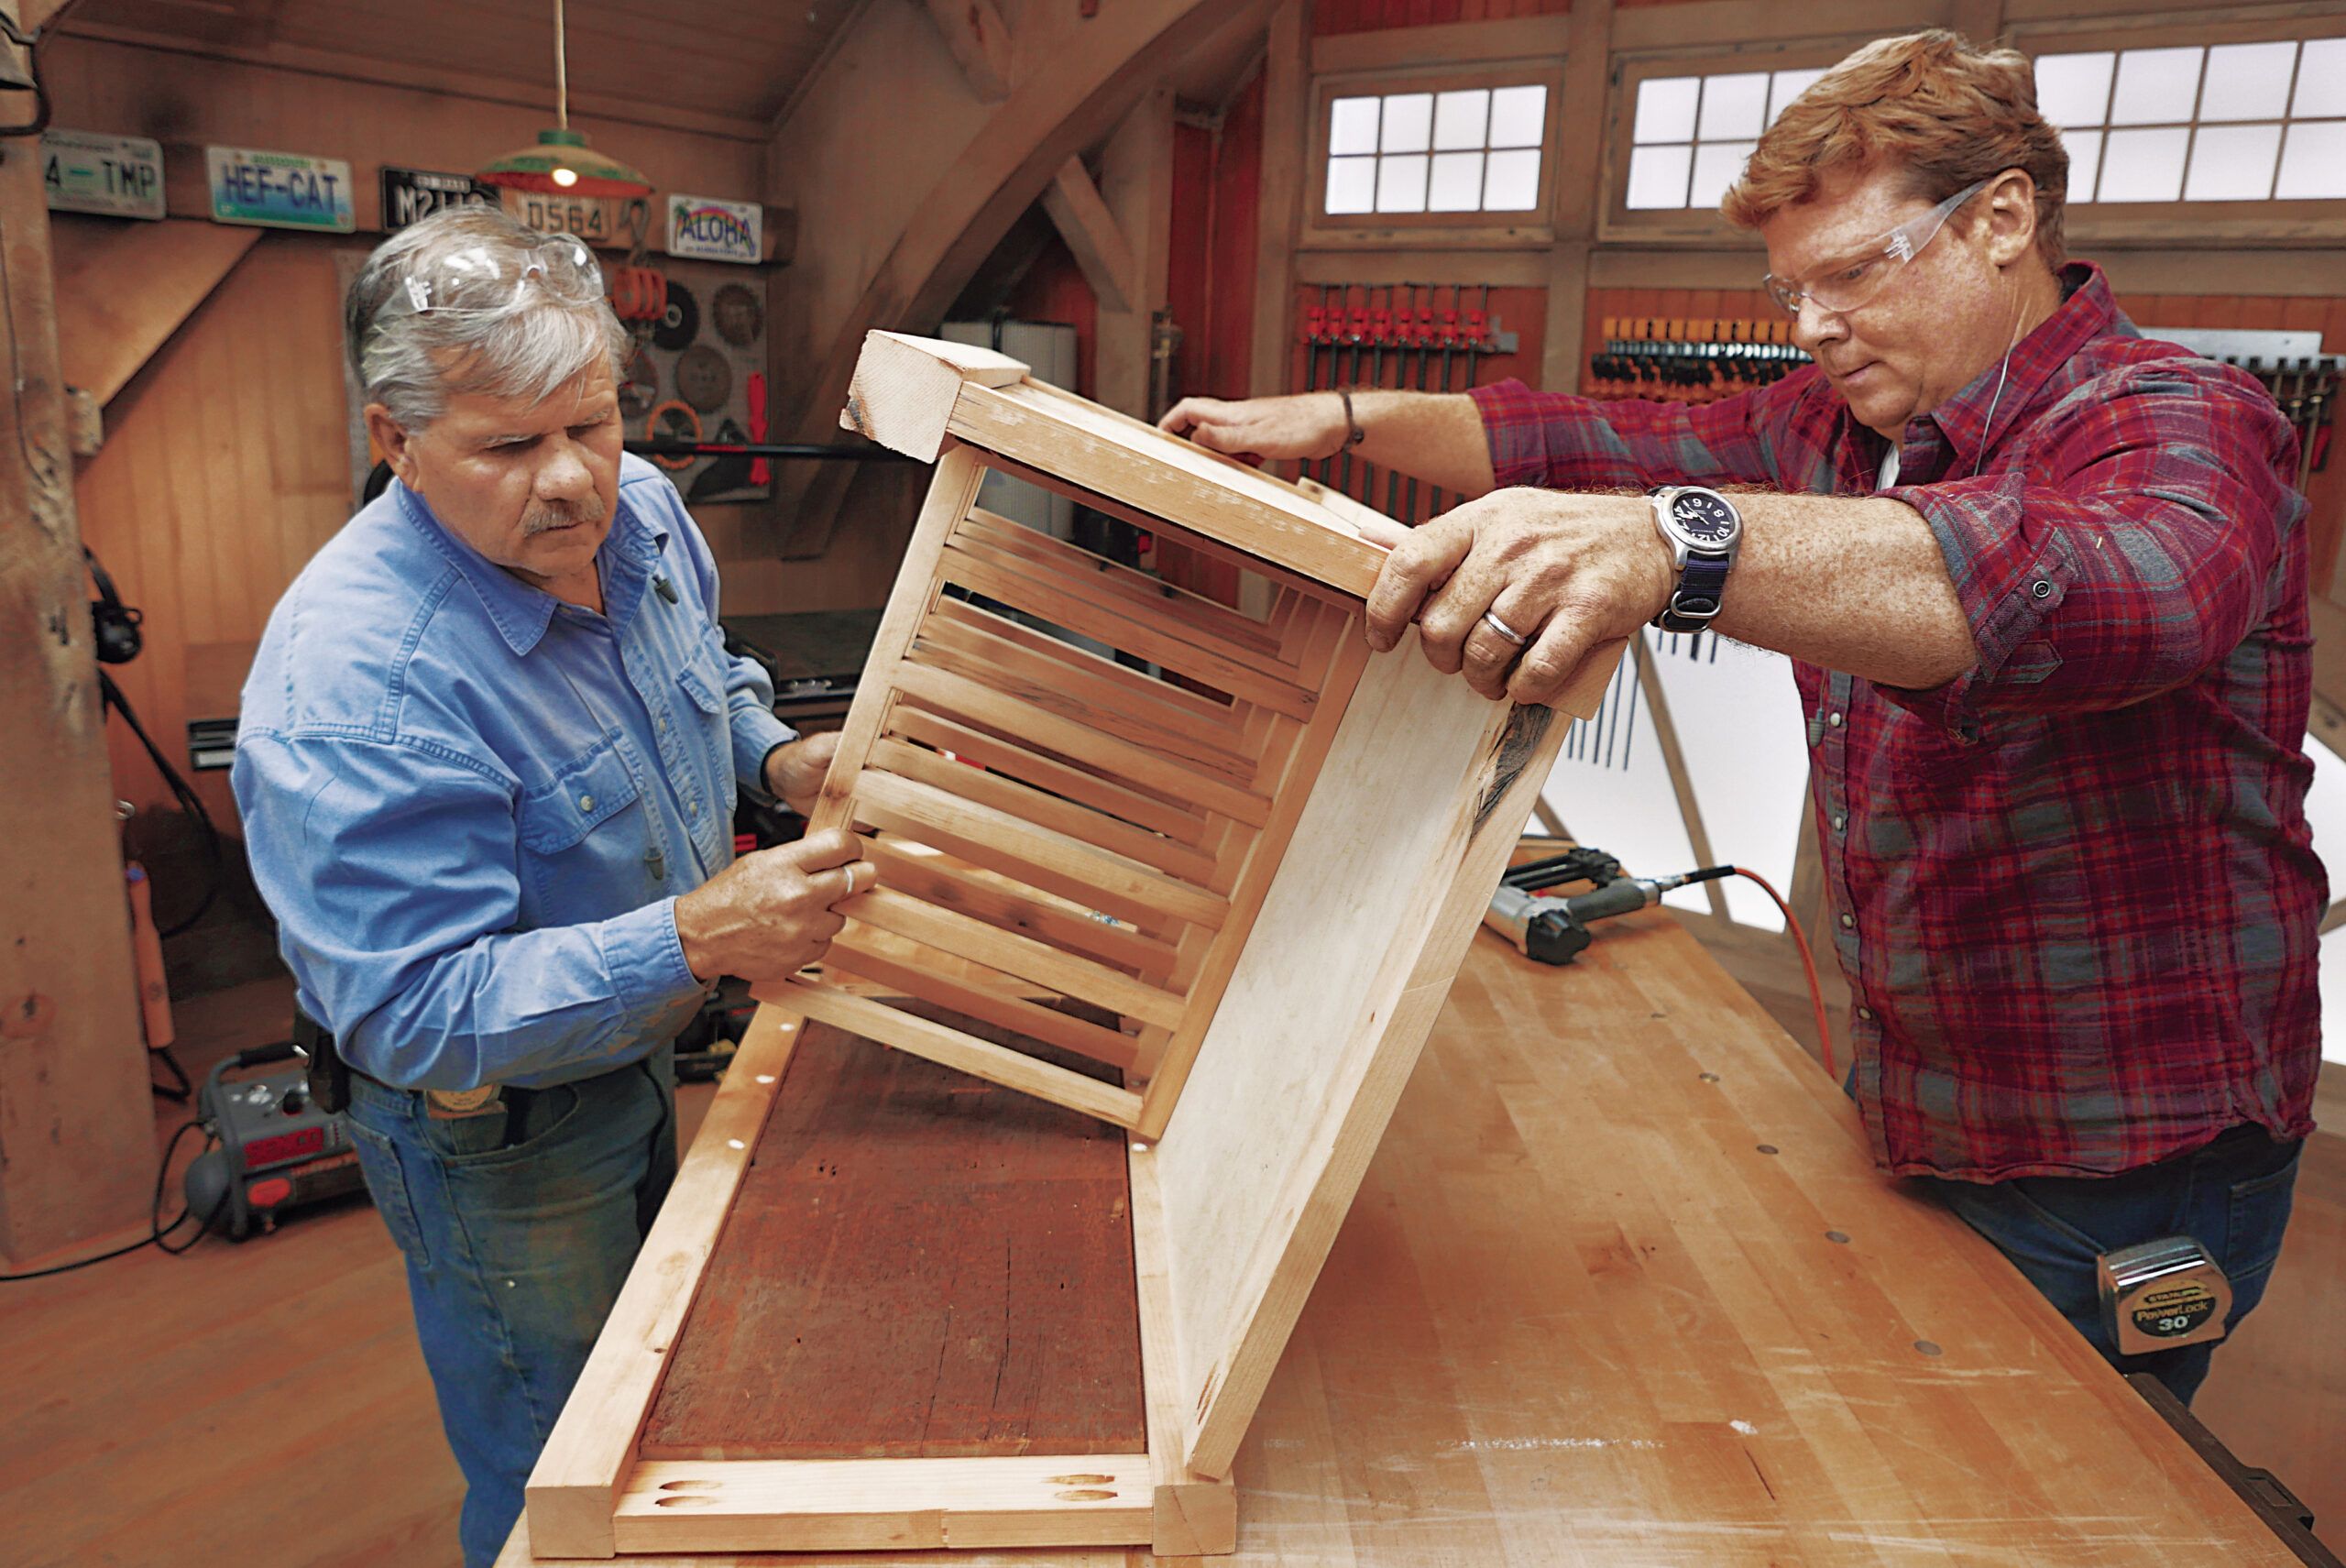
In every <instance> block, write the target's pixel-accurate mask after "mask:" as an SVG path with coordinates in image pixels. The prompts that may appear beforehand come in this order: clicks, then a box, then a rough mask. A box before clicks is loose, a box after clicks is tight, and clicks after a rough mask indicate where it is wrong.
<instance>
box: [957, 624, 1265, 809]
mask: <svg viewBox="0 0 2346 1568" xmlns="http://www.w3.org/2000/svg"><path fill="white" fill-rule="evenodd" d="M1005 628H1006V629H1007V630H1004V629H1005ZM914 647H915V653H914V655H913V656H914V657H916V658H918V659H920V660H921V661H922V662H923V663H931V664H935V665H937V666H938V667H939V668H941V669H948V670H951V671H953V672H955V673H956V674H962V675H967V676H968V677H969V678H970V679H971V680H973V681H976V682H977V683H978V684H979V685H983V686H986V687H988V688H990V689H992V690H995V691H999V692H1002V693H1003V694H1004V695H1005V696H1014V697H1017V698H1019V699H1020V700H1021V701H1023V702H1031V703H1033V704H1034V705H1035V706H1036V707H1040V708H1044V709H1047V710H1048V711H1049V712H1052V713H1057V714H1059V715H1062V716H1063V717H1065V718H1069V719H1071V720H1073V721H1074V722H1075V723H1078V724H1080V725H1082V726H1084V727H1085V728H1086V729H1097V730H1099V731H1100V732H1101V733H1102V734H1103V735H1113V736H1114V737H1115V738H1116V739H1118V740H1124V741H1128V742H1129V743H1131V744H1133V745H1135V746H1140V747H1144V748H1146V750H1148V751H1160V752H1163V753H1164V754H1165V755H1166V756H1168V757H1170V758H1172V759H1174V760H1175V761H1176V762H1182V763H1185V764H1187V765H1189V766H1191V767H1198V768H1207V769H1211V770H1212V771H1213V772H1215V773H1220V774H1221V775H1222V777H1224V778H1226V779H1228V780H1230V781H1231V782H1232V783H1233V784H1241V785H1243V784H1246V783H1247V782H1248V781H1249V780H1251V779H1252V778H1253V777H1254V776H1255V759H1254V757H1253V756H1252V754H1250V753H1248V752H1246V751H1244V746H1245V736H1244V732H1243V729H1242V728H1241V725H1240V722H1239V719H1238V717H1237V716H1236V715H1235V714H1234V713H1233V710H1231V709H1230V708H1227V707H1224V708H1222V709H1221V710H1220V711H1219V712H1218V713H1217V714H1216V715H1215V716H1214V717H1213V718H1211V719H1201V718H1198V717H1197V716H1195V715H1192V714H1186V713H1183V712H1181V711H1179V710H1178V709H1177V708H1175V707H1171V706H1169V705H1168V704H1166V703H1163V702H1159V701H1157V700H1156V699H1155V698H1154V697H1153V696H1151V695H1150V694H1149V693H1147V692H1146V691H1143V690H1140V689H1137V688H1138V687H1140V686H1141V685H1145V684H1146V685H1163V684H1164V683H1162V682H1155V681H1151V680H1150V679H1149V677H1147V676H1146V675H1140V674H1133V673H1131V672H1129V671H1127V672H1125V675H1124V679H1123V680H1114V681H1111V680H1102V679H1101V678H1100V672H1099V670H1098V668H1097V667H1096V666H1097V665H1100V664H1109V667H1110V668H1113V669H1122V666H1121V665H1115V664H1112V663H1110V662H1109V661H1107V660H1104V659H1099V658H1097V657H1096V656H1095V655H1092V654H1090V653H1086V652H1084V650H1082V649H1080V648H1075V647H1072V646H1070V645H1069V644H1068V643H1065V642H1061V641H1059V640H1058V639H1057V638H1055V637H1051V636H1048V635H1047V634H1045V633H1043V632H1040V631H1036V630H1033V629H1032V628H1030V627H1024V626H1019V625H1017V624H1016V623H1014V622H1013V621H1009V620H1003V618H1002V617H1001V616H998V615H992V614H989V613H987V612H986V611H984V610H981V609H977V608H976V607H975V606H973V605H970V604H968V603H966V602H964V601H961V600H958V599H946V600H940V601H939V603H938V606H937V614H935V615H932V616H930V617H929V618H928V620H926V621H925V622H923V623H922V625H921V630H920V640H919V641H918V642H916V643H915V644H914ZM1069 654H1077V655H1080V658H1070V657H1069V656H1068V655H1069ZM1086 659H1089V660H1091V663H1088V664H1087V663H1084V662H1083V661H1084V660H1086ZM1169 689H1171V688H1169V687H1168V690H1169Z"/></svg>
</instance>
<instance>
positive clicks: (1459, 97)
mask: <svg viewBox="0 0 2346 1568" xmlns="http://www.w3.org/2000/svg"><path fill="white" fill-rule="evenodd" d="M1547 133H1548V89H1547V87H1546V85H1545V84H1544V83H1539V82H1532V83H1528V84H1524V85H1518V86H1507V87H1462V88H1457V89H1454V90H1451V91H1447V92H1427V93H1376V94H1364V95H1360V96H1351V97H1336V98H1332V99H1331V100H1329V104H1328V170H1327V174H1328V177H1327V182H1326V185H1325V187H1324V188H1323V192H1322V196H1321V211H1323V212H1325V213H1326V214H1328V215H1329V216H1330V217H1345V216H1384V215H1387V214H1442V213H1461V214H1464V213H1528V212H1532V211H1534V210H1536V209H1537V208H1538V207H1539V205H1540V148H1542V147H1544V146H1545V145H1546V143H1547Z"/></svg>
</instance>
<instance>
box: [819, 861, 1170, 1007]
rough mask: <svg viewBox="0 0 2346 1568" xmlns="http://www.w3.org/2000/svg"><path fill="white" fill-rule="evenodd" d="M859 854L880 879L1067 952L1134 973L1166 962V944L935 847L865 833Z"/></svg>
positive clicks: (1164, 966)
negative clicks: (1002, 880)
mask: <svg viewBox="0 0 2346 1568" xmlns="http://www.w3.org/2000/svg"><path fill="white" fill-rule="evenodd" d="M863 856H864V859H866V860H868V861H871V862H872V864H873V865H875V866H877V867H879V868H880V885H881V886H882V887H892V888H894V889H895V890H896V891H897V892H899V893H905V894H912V895H913V896H915V897H916V898H922V899H926V901H927V902H929V903H931V904H936V905H943V906H944V907H946V908H948V909H958V910H959V911H960V912H961V913H962V914H964V915H969V916H974V917H975V918H977V919H980V920H983V921H984V922H986V923H987V924H988V925H990V926H999V927H1002V928H1003V929H1004V930H1007V931H1022V932H1025V934H1026V935H1028V936H1030V937H1034V938H1039V939H1040V940H1043V941H1047V942H1049V943H1050V944H1052V945H1053V946H1054V947H1058V948H1067V949H1068V950H1069V951H1071V952H1079V953H1089V954H1091V956H1092V957H1093V958H1095V959H1100V960H1101V961H1102V962H1103V963H1112V964H1120V965H1122V966H1124V968H1126V969H1129V970H1133V971H1134V972H1135V973H1140V974H1147V973H1162V972H1164V971H1165V970H1169V969H1170V968H1171V967H1172V963H1173V953H1174V950H1173V948H1172V947H1171V946H1170V945H1168V943H1165V942H1161V941H1159V940H1157V938H1154V937H1150V936H1146V935H1144V934H1143V933H1141V932H1139V931H1136V930H1134V929H1132V928H1131V927H1125V926H1111V925H1109V924H1108V923H1107V922H1105V921H1102V920H1100V919H1096V918H1094V917H1093V916H1091V914H1090V913H1089V912H1088V910H1087V909H1079V908H1077V907H1075V906H1074V905H1072V904H1069V905H1068V906H1067V907H1065V908H1058V907H1055V906H1053V905H1051V904H1049V903H1047V902H1046V901H1045V897H1044V896H1043V895H1042V894H1041V890H1039V889H1038V890H1036V893H1035V894H1034V895H1029V894H1025V893H1023V892H1020V891H1014V890H1013V889H1011V888H1007V887H1003V886H999V885H997V884H996V883H992V882H989V881H986V880H983V878H984V874H985V873H983V872H978V871H977V870H976V868H974V867H970V866H967V865H964V864H963V863H962V862H961V861H955V860H953V859H952V858H951V857H949V856H947V855H944V854H941V853H927V854H915V853H913V852H912V851H911V850H909V849H907V848H906V847H905V846H904V844H903V842H902V841H901V840H899V839H895V838H893V836H891V835H888V834H884V833H882V834H878V835H872V836H867V837H866V838H865V839H864V840H863Z"/></svg>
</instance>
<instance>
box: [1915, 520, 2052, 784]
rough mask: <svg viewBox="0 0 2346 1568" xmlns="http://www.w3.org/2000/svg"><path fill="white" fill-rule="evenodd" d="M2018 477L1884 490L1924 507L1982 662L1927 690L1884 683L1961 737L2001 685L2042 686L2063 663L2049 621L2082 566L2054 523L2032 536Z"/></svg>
mask: <svg viewBox="0 0 2346 1568" xmlns="http://www.w3.org/2000/svg"><path fill="white" fill-rule="evenodd" d="M2020 483H2021V480H2020V477H2019V476H2017V475H2008V476H2002V477H1998V478H1994V479H1990V480H1986V481H1979V482H1971V483H1965V484H1958V485H1917V486H1895V487H1892V488H1890V489H1887V490H1883V491H1880V494H1881V495H1883V496H1887V497H1891V498H1892V499H1897V500H1900V501H1902V502H1904V503H1905V504H1906V505H1908V506H1910V507H1912V508H1913V509H1914V510H1916V511H1918V512H1920V513H1922V515H1923V521H1924V522H1926V523H1928V524H1929V525H1930V530H1931V534H1932V536H1933V537H1934V538H1935V539H1936V540H1937V541H1938V545H1939V553H1940V554H1942V555H1943V556H1945V557H1946V572H1947V577H1948V580H1949V581H1951V582H1952V583H1953V584H1954V585H1955V595H1956V599H1957V602H1958V603H1960V604H1961V605H1962V607H1963V616H1964V619H1965V620H1967V621H1968V622H1969V623H1970V625H1971V641H1972V642H1973V643H1974V644H1975V645H1976V646H1977V647H1978V648H1979V663H1977V664H1975V665H1973V666H1972V667H1971V668H1970V669H1969V670H1968V671H1966V672H1965V673H1964V674H1960V675H1957V677H1956V678H1955V679H1953V680H1951V681H1949V682H1947V683H1946V685H1941V686H1934V687H1932V688H1931V689H1929V690H1927V691H1902V690H1900V689H1898V688H1896V687H1892V686H1882V687H1880V688H1879V689H1880V692H1881V694H1882V696H1884V697H1886V698H1887V699H1888V700H1890V701H1891V702H1892V703H1895V704H1896V705H1897V706H1899V707H1902V708H1905V709H1906V710H1907V711H1909V712H1911V713H1914V714H1917V715H1919V716H1921V717H1923V718H1929V719H1931V720H1932V721H1934V722H1935V723H1936V724H1937V725H1938V726H1939V728H1940V729H1943V730H1944V731H1945V732H1946V735H1947V737H1948V738H1949V739H1951V740H1956V741H1958V742H1960V743H1962V744H1964V745H1970V744H1972V743H1974V742H1976V741H1977V740H1979V735H1980V711H1981V709H1982V708H1983V707H1985V706H1987V705H1989V704H1990V702H1991V701H1992V700H1993V698H1994V697H1995V696H1997V695H1998V694H2000V693H2003V692H2009V691H2013V690H2017V689H2021V688H2025V687H2028V686H2034V685H2038V684H2040V683H2042V682H2043V681H2045V679H2046V678H2048V677H2049V676H2051V675H2052V674H2054V672H2055V671H2056V670H2058V669H2059V668H2060V667H2061V654H2060V652H2059V651H2058V650H2057V649H2055V647H2054V645H2053V642H2052V641H2051V639H2050V638H2048V637H2046V636H2045V620H2046V618H2047V617H2049V616H2050V615H2051V614H2052V613H2053V612H2054V611H2055V610H2056V609H2060V608H2061V603H2062V601H2063V600H2064V599H2065V598H2067V597H2068V593H2069V587H2070V585H2071V583H2072V582H2073V581H2074V580H2075V579H2076V577H2077V564H2076V563H2075V562H2074V561H2072V560H2071V559H2070V558H2069V555H2068V554H2067V551H2066V547H2065V546H2064V544H2063V543H2062V540H2061V535H2060V534H2059V533H2058V532H2055V531H2048V532H2043V533H2040V534H2038V535H2037V536H2036V537H2035V538H2034V539H2032V538H2031V537H2030V536H2029V531H2027V530H2025V529H2023V526H2022V521H2021V501H2020V496H2019V487H2020Z"/></svg>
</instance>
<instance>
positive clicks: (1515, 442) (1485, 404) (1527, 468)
mask: <svg viewBox="0 0 2346 1568" xmlns="http://www.w3.org/2000/svg"><path fill="white" fill-rule="evenodd" d="M1466 395H1467V396H1468V397H1470V398H1472V399H1474V411H1475V412H1476V413H1478V414H1480V415H1482V416H1483V437H1484V439H1485V440H1486V441H1488V442H1489V443H1490V444H1491V474H1492V477H1493V479H1494V481H1495V485H1494V488H1498V489H1505V488H1507V487H1508V486H1510V485H1539V484H1545V483H1546V482H1547V478H1548V443H1547V440H1546V433H1545V432H1546V422H1547V419H1548V417H1549V411H1548V410H1546V409H1545V408H1543V407H1542V406H1541V394H1540V393H1538V392H1535V391H1533V390H1532V389H1530V388H1529V387H1527V386H1525V385H1524V384H1523V383H1522V382H1521V381H1519V380H1517V379H1515V378H1513V377H1509V378H1507V379H1506V380H1504V381H1494V382H1492V383H1491V384H1490V385H1489V386H1487V387H1469V388H1468V389H1466Z"/></svg>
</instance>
